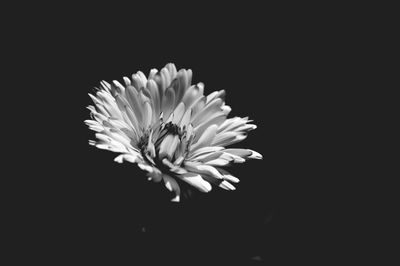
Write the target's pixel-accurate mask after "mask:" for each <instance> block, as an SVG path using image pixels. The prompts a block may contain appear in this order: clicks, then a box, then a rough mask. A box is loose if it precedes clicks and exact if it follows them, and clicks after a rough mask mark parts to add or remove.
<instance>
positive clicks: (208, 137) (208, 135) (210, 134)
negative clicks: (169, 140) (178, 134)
mask: <svg viewBox="0 0 400 266" xmlns="http://www.w3.org/2000/svg"><path fill="white" fill-rule="evenodd" d="M217 128H218V126H217V125H212V126H210V127H209V128H207V129H206V130H205V131H204V133H203V134H202V135H201V137H200V138H199V140H198V141H197V142H196V143H195V144H194V145H193V146H192V147H191V150H192V151H195V150H197V149H199V148H202V147H205V146H210V144H211V143H212V142H213V140H214V137H215V134H216V132H217Z"/></svg>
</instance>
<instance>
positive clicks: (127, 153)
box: [85, 63, 262, 201]
mask: <svg viewBox="0 0 400 266" xmlns="http://www.w3.org/2000/svg"><path fill="white" fill-rule="evenodd" d="M191 80H192V71H191V70H190V69H189V70H185V69H181V70H179V71H177V70H176V68H175V65H174V64H171V63H170V64H167V65H166V66H165V67H164V68H163V69H161V71H157V70H156V69H152V70H151V71H150V74H149V75H148V77H146V76H145V75H144V74H143V73H142V72H141V71H139V72H137V73H136V74H133V75H132V79H129V78H127V77H124V83H125V85H123V84H121V83H119V82H118V81H115V80H114V81H113V83H111V84H109V83H107V82H105V81H102V82H101V87H100V89H98V90H97V92H96V94H95V95H91V94H89V96H90V97H91V98H92V100H93V102H94V106H89V107H88V109H89V110H90V111H91V117H92V119H91V120H86V121H85V123H86V124H87V125H88V126H89V128H90V129H91V130H94V131H96V132H97V133H96V137H97V141H92V140H91V141H89V144H91V145H95V146H96V147H98V148H100V149H106V150H110V151H113V152H117V153H120V155H118V156H117V157H116V158H115V161H116V162H119V163H122V162H123V161H128V162H131V163H136V164H137V165H138V166H139V167H140V168H141V169H142V170H144V171H145V172H146V173H147V176H148V179H149V180H153V181H155V182H160V181H163V182H164V183H165V186H166V188H167V189H168V190H170V191H172V192H175V197H174V198H173V199H172V200H173V201H179V200H180V186H179V184H178V182H180V181H179V180H181V181H183V182H186V183H188V184H190V185H192V186H193V187H196V188H197V189H198V190H200V191H202V192H209V191H210V190H211V189H212V186H211V184H213V185H218V186H220V187H222V188H224V189H227V190H234V189H235V187H234V186H233V185H232V184H231V183H237V182H239V179H238V178H236V177H234V176H232V175H231V174H230V173H229V172H227V171H226V170H224V169H223V168H222V167H223V166H226V165H228V164H231V163H242V162H244V161H245V160H247V159H261V158H262V156H261V155H260V154H259V153H257V152H255V151H252V150H249V149H237V148H225V147H226V146H228V145H231V144H234V143H237V142H240V141H242V140H243V139H245V138H246V136H247V132H248V131H250V130H253V129H255V128H256V125H253V124H249V123H250V122H251V120H249V119H248V118H247V117H245V118H240V117H233V118H227V116H228V114H229V112H230V111H231V108H230V107H229V106H228V105H225V102H224V96H225V91H224V90H221V91H215V92H213V93H211V94H209V95H207V96H205V95H204V85H203V84H202V83H198V84H196V85H192V84H191ZM177 181H178V182H177Z"/></svg>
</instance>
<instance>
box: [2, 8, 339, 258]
mask: <svg viewBox="0 0 400 266" xmlns="http://www.w3.org/2000/svg"><path fill="white" fill-rule="evenodd" d="M35 8H36V9H40V11H41V12H37V13H36V12H29V11H24V12H26V13H27V14H25V13H22V12H21V13H20V15H19V17H18V19H17V21H16V22H18V23H15V26H16V27H17V29H16V30H15V29H14V30H12V31H11V34H12V37H11V39H12V40H13V41H14V42H11V45H10V46H12V49H10V50H9V51H10V53H11V54H14V55H16V56H18V58H19V59H20V60H18V61H15V60H13V61H12V62H13V63H10V65H9V68H10V69H16V70H18V73H19V74H18V75H19V77H22V78H23V79H24V80H26V81H25V82H23V83H24V84H25V85H23V87H25V88H24V89H23V92H24V93H23V94H22V95H23V97H21V104H23V105H24V106H25V107H24V108H22V110H23V111H22V112H23V113H24V130H22V131H20V132H19V133H20V134H21V138H24V139H26V138H27V135H28V136H29V137H28V138H29V140H30V141H29V143H28V144H27V145H29V149H27V150H28V151H26V154H27V156H29V160H26V161H25V162H24V165H23V167H20V166H18V167H16V168H20V169H17V170H24V172H25V171H26V170H27V172H28V173H30V174H28V175H27V174H26V172H25V173H24V174H23V175H22V174H21V175H18V174H15V176H16V178H17V183H18V193H17V194H16V195H15V196H14V198H12V199H11V201H13V202H18V203H19V205H20V208H19V209H18V211H16V212H17V214H20V215H21V217H22V218H18V219H17V218H16V219H15V220H16V224H17V225H18V226H19V229H18V230H17V231H16V232H15V237H14V238H13V244H11V246H17V247H23V249H20V250H24V252H23V253H24V254H26V255H25V256H27V257H28V258H30V259H31V260H40V261H43V262H50V263H55V264H58V262H64V261H68V262H73V263H74V264H82V265H86V264H95V263H102V262H106V263H107V264H113V263H115V264H119V263H120V262H122V261H124V262H128V263H131V264H132V263H137V264H135V265H143V264H142V263H144V262H147V263H150V264H152V263H156V262H159V261H161V262H164V263H168V264H169V263H174V264H175V263H182V264H188V265H191V264H192V263H194V262H204V263H210V264H213V263H217V262H220V263H227V264H230V263H233V262H239V264H241V265H251V263H253V264H254V265H257V264H263V263H266V264H269V265H280V264H284V262H285V261H287V260H288V259H289V260H294V261H302V260H300V258H306V259H304V261H309V260H310V257H313V256H314V255H315V253H318V252H321V251H324V249H325V246H324V245H323V244H321V245H320V243H322V242H320V240H321V239H322V238H324V236H325V235H326V234H327V233H326V230H320V231H319V235H318V237H315V236H314V235H313V236H311V235H307V229H306V228H310V227H318V228H320V225H319V220H320V219H321V217H319V215H318V213H320V209H313V210H312V212H313V214H314V215H315V214H316V213H317V217H318V218H317V219H314V218H311V217H310V216H308V213H307V211H306V210H307V207H308V206H307V203H305V201H304V199H306V201H307V200H308V198H309V197H313V199H312V200H315V195H313V196H310V195H311V194H310V193H309V192H308V191H310V190H313V189H312V187H311V186H313V185H314V186H315V185H318V184H319V183H318V182H319V181H318V180H315V179H314V177H315V176H319V177H320V176H329V175H331V174H332V173H331V169H326V168H325V169H323V165H324V158H323V155H322V152H321V150H322V149H323V148H324V145H326V143H325V142H324V141H325V140H324V139H323V137H321V135H323V134H324V132H325V131H326V130H329V129H328V128H327V127H326V126H325V125H324V121H326V120H327V119H329V117H328V115H326V114H322V113H321V112H320V110H322V109H323V106H324V105H326V104H327V103H328V98H329V97H330V96H333V95H334V94H335V92H334V91H333V90H331V87H332V79H330V78H326V76H327V73H328V72H329V73H330V74H332V73H331V72H332V70H335V66H332V65H331V66H329V68H327V67H326V65H325V64H326V62H325V63H324V61H325V60H327V58H332V57H335V55H336V53H338V49H339V47H340V45H341V44H339V43H338V44H337V45H336V42H335V40H334V38H331V37H329V36H327V35H326V34H325V33H326V32H327V31H332V29H331V28H329V26H327V25H323V26H321V27H319V26H318V21H319V20H318V19H316V18H315V17H313V18H310V17H308V16H307V15H302V14H301V12H298V10H297V7H295V6H287V7H284V8H283V9H279V10H278V9H275V8H274V7H260V6H246V7H244V6H240V5H229V6H228V5H226V6H220V7H217V6H213V7H211V8H205V7H202V6H193V7H185V8H184V9H181V8H182V7H180V8H172V7H169V8H167V7H162V6H150V7H142V6H139V5H136V6H134V7H125V6H120V7H117V8H113V9H107V8H104V9H103V8H102V9H101V10H98V9H95V8H94V7H93V6H91V7H83V6H82V7H69V6H57V7H55V6H54V7H51V9H49V7H48V6H46V7H44V6H43V7H37V6H35ZM27 10H29V8H28V9H27ZM48 10H51V11H48ZM321 16H322V17H323V14H321ZM328 45H329V46H328ZM169 62H173V63H175V64H176V66H177V68H178V69H179V68H186V69H188V68H190V69H192V70H193V82H203V83H205V93H207V94H208V93H211V92H212V91H214V90H220V89H225V90H226V92H227V96H226V102H227V104H228V105H230V106H231V107H232V109H233V110H232V112H231V115H230V116H231V117H232V116H235V115H237V116H249V117H250V118H251V119H253V120H254V123H255V124H256V125H257V126H258V128H257V129H256V130H255V131H252V132H250V134H249V137H248V138H247V139H246V140H245V141H243V142H242V143H240V144H239V145H237V146H240V147H247V148H251V149H254V150H256V151H258V152H260V153H261V154H263V156H264V159H263V160H262V161H250V162H247V163H245V164H242V165H238V166H234V167H233V168H232V169H231V172H232V173H233V174H234V175H235V176H237V177H239V178H240V180H241V182H240V183H239V184H238V186H237V190H236V191H234V192H226V191H223V190H222V189H219V188H214V189H213V191H212V192H210V193H209V194H202V193H195V194H194V195H193V196H192V197H191V199H189V200H187V201H184V202H183V203H181V204H171V203H169V202H168V197H169V196H170V195H168V193H167V192H166V190H165V189H164V188H163V187H162V185H160V184H153V183H150V182H147V181H146V178H145V177H144V175H143V174H142V173H141V172H140V171H139V170H137V168H136V167H135V166H134V165H132V164H128V163H124V164H122V165H120V164H117V163H115V162H113V158H114V157H115V156H116V154H113V153H111V152H108V151H103V150H98V149H96V148H93V147H91V146H89V145H88V140H89V139H94V134H93V132H90V131H89V129H88V128H87V126H86V125H85V124H84V123H83V121H84V120H85V119H88V118H89V111H88V110H87V109H86V106H88V105H89V104H91V100H90V98H89V96H88V95H87V94H88V93H89V92H93V89H94V87H96V86H98V85H99V82H100V81H101V80H106V81H112V80H114V79H116V80H119V81H122V77H123V76H130V75H131V74H132V73H135V72H136V71H138V70H141V71H143V72H144V73H145V74H146V75H147V74H148V72H149V71H150V69H151V68H157V69H161V68H162V67H163V66H164V65H165V64H166V63H169ZM16 78H17V77H16ZM26 84H29V86H27V85H26ZM19 86H21V85H20V84H19V85H18V87H19ZM321 87H323V88H324V89H323V90H321ZM16 91H17V93H18V90H16ZM25 102H26V103H27V104H26V105H25ZM31 106H32V107H31ZM27 131H29V134H27V133H26V132H27ZM16 134H18V133H16ZM18 136H19V135H18ZM311 143H312V144H311ZM310 177H312V179H313V180H312V181H310ZM311 183H313V184H312V185H311ZM326 191H327V189H326V188H325V187H320V188H319V190H318V192H317V193H319V194H324V193H325V192H326ZM314 192H315V191H314ZM20 195H23V196H22V197H20ZM322 208H326V206H324V207H322ZM18 217H19V216H18ZM304 225H306V226H307V227H303V226H304ZM143 228H144V229H143ZM333 230H334V229H333ZM143 231H145V232H143ZM298 235H301V236H302V237H298ZM305 235H306V237H305ZM309 242H311V243H312V245H309ZM308 247H310V248H308ZM311 247H312V248H311ZM28 251H32V252H28ZM255 257H259V258H261V261H259V260H258V259H257V258H256V259H254V258H255ZM19 258H21V256H16V259H19ZM252 258H253V259H252ZM139 261H140V262H139ZM108 262H109V263H108Z"/></svg>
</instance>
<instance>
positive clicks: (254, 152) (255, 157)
mask: <svg viewBox="0 0 400 266" xmlns="http://www.w3.org/2000/svg"><path fill="white" fill-rule="evenodd" d="M251 152H252V153H251V155H250V156H249V158H251V159H258V160H262V159H263V156H262V155H261V154H260V153H258V152H256V151H251Z"/></svg>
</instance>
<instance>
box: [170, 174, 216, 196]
mask: <svg viewBox="0 0 400 266" xmlns="http://www.w3.org/2000/svg"><path fill="white" fill-rule="evenodd" d="M178 177H179V178H181V179H182V180H183V181H185V182H187V183H188V184H190V185H192V186H194V187H195V188H197V189H198V190H200V191H201V192H210V191H211V189H212V187H211V184H210V183H208V182H207V181H205V180H204V179H203V178H202V177H201V175H199V174H195V173H186V174H183V175H180V176H178Z"/></svg>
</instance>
